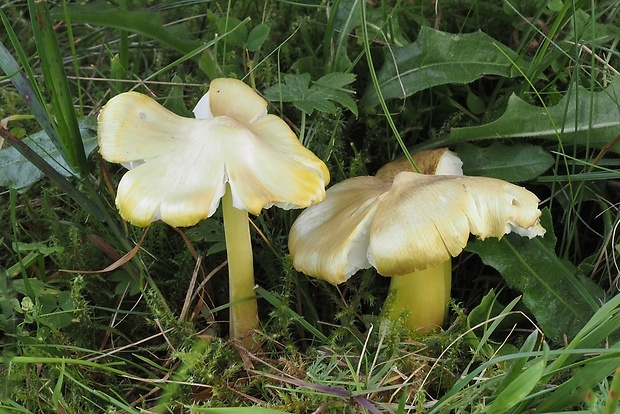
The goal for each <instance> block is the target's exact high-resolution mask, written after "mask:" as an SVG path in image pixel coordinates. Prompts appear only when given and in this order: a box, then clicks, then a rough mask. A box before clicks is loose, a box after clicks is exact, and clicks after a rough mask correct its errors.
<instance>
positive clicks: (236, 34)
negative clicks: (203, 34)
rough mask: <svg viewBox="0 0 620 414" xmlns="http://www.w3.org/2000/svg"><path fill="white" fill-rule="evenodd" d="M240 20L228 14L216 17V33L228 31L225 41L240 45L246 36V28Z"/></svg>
mask: <svg viewBox="0 0 620 414" xmlns="http://www.w3.org/2000/svg"><path fill="white" fill-rule="evenodd" d="M241 23H242V22H241V20H239V19H237V18H236V17H232V16H228V17H222V18H219V19H217V23H216V25H217V30H218V33H220V34H221V33H228V36H226V42H228V43H230V44H231V45H234V46H241V45H243V44H244V43H245V40H246V39H247V38H248V28H247V27H246V26H245V25H243V24H241Z"/></svg>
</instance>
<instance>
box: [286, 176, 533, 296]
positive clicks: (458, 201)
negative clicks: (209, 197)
mask: <svg viewBox="0 0 620 414" xmlns="http://www.w3.org/2000/svg"><path fill="white" fill-rule="evenodd" d="M382 177H384V178H382ZM385 177H390V174H384V175H382V176H380V177H355V178H350V179H348V180H345V181H342V182H341V183H338V184H336V185H334V186H333V187H331V188H330V189H329V190H327V196H326V199H325V201H324V202H322V203H320V204H318V205H315V206H311V207H309V208H307V209H306V210H305V211H303V212H302V213H301V215H300V216H299V217H298V218H297V220H296V221H295V223H294V224H293V226H292V228H291V232H290V234H289V250H290V252H291V254H292V255H293V266H294V267H295V268H296V269H297V270H299V271H301V272H303V273H305V274H307V275H309V276H313V277H316V278H319V279H323V280H326V281H328V282H330V283H332V284H339V283H343V282H345V281H346V280H347V279H348V278H349V277H350V276H351V275H353V274H354V273H355V272H356V271H357V270H359V269H363V268H368V267H371V266H374V267H375V268H376V269H377V271H378V272H379V273H380V274H381V275H384V276H399V275H404V274H407V273H411V272H413V271H414V270H420V269H425V268H427V267H431V266H435V265H438V264H439V263H441V262H443V261H446V260H448V259H450V257H453V256H457V255H458V254H459V253H461V251H462V250H463V248H464V247H465V245H466V244H467V241H468V239H469V235H470V233H471V234H474V235H476V236H477V237H479V238H480V239H485V238H487V237H497V238H501V237H502V236H503V235H504V234H507V233H510V232H512V231H514V232H517V233H518V234H520V235H522V236H528V237H535V236H539V235H543V234H544V232H545V230H544V229H543V228H542V226H541V225H540V223H539V218H540V215H541V212H540V210H539V209H538V202H539V200H538V198H537V197H536V196H535V195H534V194H533V193H531V192H529V191H528V190H526V189H524V188H522V187H519V186H516V185H513V184H510V183H507V182H505V181H502V180H498V179H494V178H486V177H464V176H461V175H425V174H418V173H414V172H410V171H402V172H399V173H398V174H396V175H395V177H394V179H393V181H390V180H389V179H386V178H385Z"/></svg>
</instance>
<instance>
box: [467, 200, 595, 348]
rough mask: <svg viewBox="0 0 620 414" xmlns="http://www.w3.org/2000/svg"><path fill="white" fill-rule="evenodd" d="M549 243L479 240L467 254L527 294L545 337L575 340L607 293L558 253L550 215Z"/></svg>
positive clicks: (546, 217)
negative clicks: (494, 270)
mask: <svg viewBox="0 0 620 414" xmlns="http://www.w3.org/2000/svg"><path fill="white" fill-rule="evenodd" d="M541 222H542V225H543V227H544V228H545V229H547V232H546V234H545V236H544V238H541V237H535V238H533V239H528V238H524V237H520V236H518V235H516V234H508V235H506V236H504V237H503V238H502V239H501V240H497V239H487V240H484V241H480V240H475V241H473V242H471V243H469V244H468V246H467V248H466V249H467V250H468V251H471V252H474V253H477V254H478V255H479V256H480V258H481V259H482V261H483V262H484V263H485V264H487V265H489V266H492V267H493V268H495V269H496V270H497V271H499V272H500V273H501V275H502V277H503V278H504V279H505V280H506V282H507V283H508V285H509V286H510V287H512V288H514V289H517V290H518V291H520V292H522V293H523V303H524V304H525V305H526V306H527V308H528V309H529V310H530V312H532V314H533V315H534V317H535V318H536V320H537V322H538V324H539V325H540V327H541V328H542V330H543V332H544V333H545V335H547V336H548V337H549V338H551V339H552V340H554V341H556V342H563V341H564V335H566V337H567V338H568V339H569V340H570V339H572V338H573V337H575V335H576V334H577V333H578V332H579V330H580V329H581V328H582V327H583V326H584V325H585V324H586V323H587V322H588V320H589V319H590V318H591V317H592V315H594V313H595V312H596V311H597V310H598V307H599V306H598V303H599V302H600V301H602V298H603V297H604V292H603V290H602V289H601V288H600V287H599V286H597V285H596V284H594V283H593V282H592V281H591V280H589V279H587V278H585V277H584V276H583V275H582V274H581V273H580V272H579V270H578V269H577V268H576V267H575V266H573V265H572V264H571V263H570V262H568V261H566V260H562V259H560V258H559V257H557V256H556V254H555V251H554V249H555V243H556V238H555V236H554V234H553V227H552V223H551V216H550V214H549V212H548V211H547V210H545V211H544V214H543V217H542V220H541Z"/></svg>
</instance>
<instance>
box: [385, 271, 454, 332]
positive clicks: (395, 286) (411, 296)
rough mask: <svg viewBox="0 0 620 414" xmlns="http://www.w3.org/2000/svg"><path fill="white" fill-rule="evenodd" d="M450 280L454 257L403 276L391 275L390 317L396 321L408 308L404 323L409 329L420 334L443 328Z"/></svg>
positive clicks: (388, 312) (388, 314) (388, 309)
mask: <svg viewBox="0 0 620 414" xmlns="http://www.w3.org/2000/svg"><path fill="white" fill-rule="evenodd" d="M451 282H452V263H451V260H447V261H445V262H442V263H440V264H438V265H437V266H434V267H429V268H427V269H424V270H416V271H413V272H411V273H408V274H405V275H402V276H392V278H391V282H390V292H389V296H388V297H389V298H390V301H391V302H390V305H389V306H388V307H387V311H386V314H387V315H386V316H387V318H388V319H390V320H396V319H398V318H399V317H400V316H401V315H402V313H403V312H404V311H405V310H407V311H408V314H407V315H406V316H405V319H404V323H405V326H407V327H408V328H411V329H413V330H415V331H417V332H419V333H426V332H430V331H433V330H435V329H437V328H440V327H441V326H442V325H443V322H444V320H445V317H446V313H447V310H448V302H449V300H450V285H451Z"/></svg>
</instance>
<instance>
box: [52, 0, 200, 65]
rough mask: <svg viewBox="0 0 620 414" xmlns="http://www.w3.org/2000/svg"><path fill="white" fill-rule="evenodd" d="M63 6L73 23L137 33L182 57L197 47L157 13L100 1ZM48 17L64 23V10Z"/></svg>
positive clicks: (179, 27)
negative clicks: (124, 8)
mask: <svg viewBox="0 0 620 414" xmlns="http://www.w3.org/2000/svg"><path fill="white" fill-rule="evenodd" d="M65 7H66V10H67V11H68V14H69V16H70V18H71V21H72V22H73V23H87V24H94V25H100V26H106V27H114V28H116V29H121V30H127V31H128V32H133V33H140V34H142V35H145V36H147V37H150V38H152V39H154V40H157V41H158V42H160V43H163V44H165V45H168V46H170V47H172V48H173V49H176V50H177V51H179V52H181V53H183V54H187V53H189V52H191V51H192V50H194V49H196V48H197V47H199V46H200V44H201V42H199V41H196V40H192V39H190V37H189V34H188V32H187V30H186V29H185V27H183V26H178V25H177V26H172V27H167V26H165V25H164V23H163V21H162V19H161V16H160V14H159V13H152V12H151V13H149V12H137V11H127V10H123V9H121V8H119V7H114V6H111V5H110V4H108V3H106V2H104V1H96V2H94V3H91V4H83V3H80V4H77V3H69V4H66V5H65ZM52 17H54V18H56V19H60V20H64V19H65V11H64V10H63V9H62V8H57V9H54V10H53V11H52Z"/></svg>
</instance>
